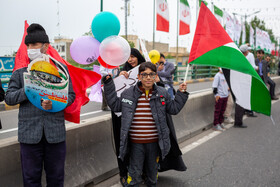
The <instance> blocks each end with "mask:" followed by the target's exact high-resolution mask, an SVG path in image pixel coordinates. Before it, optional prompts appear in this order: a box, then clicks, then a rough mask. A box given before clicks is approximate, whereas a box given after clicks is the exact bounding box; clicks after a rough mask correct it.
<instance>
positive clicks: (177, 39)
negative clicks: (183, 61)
mask: <svg viewBox="0 0 280 187" xmlns="http://www.w3.org/2000/svg"><path fill="white" fill-rule="evenodd" d="M178 41H179V0H177V38H176V65H177V66H178Z"/></svg>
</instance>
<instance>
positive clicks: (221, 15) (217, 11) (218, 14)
mask: <svg viewBox="0 0 280 187" xmlns="http://www.w3.org/2000/svg"><path fill="white" fill-rule="evenodd" d="M214 14H215V16H216V18H217V20H218V21H219V22H220V24H221V25H223V19H224V12H223V11H222V10H221V9H219V8H218V7H217V6H215V5H214Z"/></svg>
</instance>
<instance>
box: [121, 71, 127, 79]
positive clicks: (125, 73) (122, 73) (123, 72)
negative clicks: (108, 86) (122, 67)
mask: <svg viewBox="0 0 280 187" xmlns="http://www.w3.org/2000/svg"><path fill="white" fill-rule="evenodd" d="M121 75H123V76H124V77H125V78H127V79H128V77H129V75H128V73H127V72H126V71H121V72H120V76H121Z"/></svg>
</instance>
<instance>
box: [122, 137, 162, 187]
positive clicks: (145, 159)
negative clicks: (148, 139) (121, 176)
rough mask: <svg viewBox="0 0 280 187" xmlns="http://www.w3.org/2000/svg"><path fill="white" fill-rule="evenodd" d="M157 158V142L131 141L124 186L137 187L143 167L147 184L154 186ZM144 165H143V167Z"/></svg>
mask: <svg viewBox="0 0 280 187" xmlns="http://www.w3.org/2000/svg"><path fill="white" fill-rule="evenodd" d="M158 160H159V147H158V142H155V143H145V144H138V143H131V146H130V162H129V166H128V178H127V184H126V186H134V187H138V186H139V184H140V183H141V182H142V173H143V168H145V171H144V172H145V174H146V184H147V186H150V187H152V186H156V184H157V172H158ZM144 165H145V167H144Z"/></svg>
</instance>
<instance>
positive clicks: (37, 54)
mask: <svg viewBox="0 0 280 187" xmlns="http://www.w3.org/2000/svg"><path fill="white" fill-rule="evenodd" d="M27 54H28V57H29V58H30V60H31V61H32V60H34V59H36V58H42V57H43V54H42V53H41V49H27Z"/></svg>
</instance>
